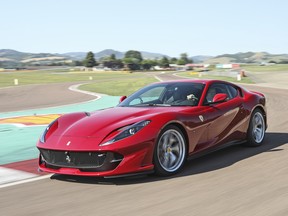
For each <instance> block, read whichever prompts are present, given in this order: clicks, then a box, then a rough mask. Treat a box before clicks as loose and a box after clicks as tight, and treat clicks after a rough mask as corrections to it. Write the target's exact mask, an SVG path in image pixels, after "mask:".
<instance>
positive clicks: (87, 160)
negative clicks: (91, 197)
mask: <svg viewBox="0 0 288 216" xmlns="http://www.w3.org/2000/svg"><path fill="white" fill-rule="evenodd" d="M39 150H40V153H41V160H42V161H43V162H45V163H46V167H48V168H51V169H59V168H61V167H67V168H77V169H80V170H82V171H87V172H89V171H90V172H95V171H107V170H112V169H114V168H116V166H118V164H119V163H120V162H121V161H122V159H123V156H122V155H120V154H117V153H113V152H92V151H91V152H86V151H85V152H79V151H57V150H47V149H39Z"/></svg>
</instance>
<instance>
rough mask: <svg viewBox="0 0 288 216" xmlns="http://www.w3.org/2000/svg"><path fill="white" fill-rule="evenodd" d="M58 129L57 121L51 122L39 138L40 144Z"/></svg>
mask: <svg viewBox="0 0 288 216" xmlns="http://www.w3.org/2000/svg"><path fill="white" fill-rule="evenodd" d="M57 128H58V119H55V120H54V121H52V122H51V123H50V124H49V125H48V126H47V127H46V129H45V130H44V132H43V133H42V135H41V136H40V139H39V140H40V142H41V143H45V142H46V139H47V138H48V137H49V136H50V134H52V133H53V132H54V131H55V130H56V129H57Z"/></svg>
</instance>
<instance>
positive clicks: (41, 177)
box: [0, 167, 53, 188]
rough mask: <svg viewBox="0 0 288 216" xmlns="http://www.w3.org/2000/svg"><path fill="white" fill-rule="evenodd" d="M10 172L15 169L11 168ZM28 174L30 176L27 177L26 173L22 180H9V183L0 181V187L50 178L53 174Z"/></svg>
mask: <svg viewBox="0 0 288 216" xmlns="http://www.w3.org/2000/svg"><path fill="white" fill-rule="evenodd" d="M1 169H3V168H2V167H0V174H1ZM4 169H6V170H7V168H4ZM2 171H3V170H2ZM5 172H6V171H5ZM7 172H9V171H7ZM12 172H14V173H15V170H12V171H11V173H12ZM17 172H18V173H20V172H22V171H17ZM22 173H25V172H22ZM27 174H30V173H27ZM30 175H31V176H30V177H28V175H27V177H26V179H24V180H16V179H15V180H14V182H11V181H10V182H9V183H2V182H0V188H6V187H11V186H15V185H20V184H25V183H29V182H34V181H39V180H42V179H47V178H50V177H51V176H52V175H53V174H49V175H43V176H38V177H37V176H36V175H33V174H30ZM32 175H33V176H32ZM0 176H1V175H0Z"/></svg>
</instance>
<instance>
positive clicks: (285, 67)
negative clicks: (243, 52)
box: [241, 64, 288, 72]
mask: <svg viewBox="0 0 288 216" xmlns="http://www.w3.org/2000/svg"><path fill="white" fill-rule="evenodd" d="M241 68H243V69H245V70H246V71H251V72H280V71H288V64H274V65H265V66H260V65H241Z"/></svg>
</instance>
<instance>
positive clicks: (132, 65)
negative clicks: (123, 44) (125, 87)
mask: <svg viewBox="0 0 288 216" xmlns="http://www.w3.org/2000/svg"><path fill="white" fill-rule="evenodd" d="M142 60H143V58H142V55H141V53H140V52H139V51H135V50H129V51H127V52H126V53H125V57H124V59H123V62H124V63H125V64H126V66H127V67H128V68H129V69H130V70H139V69H140V64H141V62H142Z"/></svg>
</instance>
